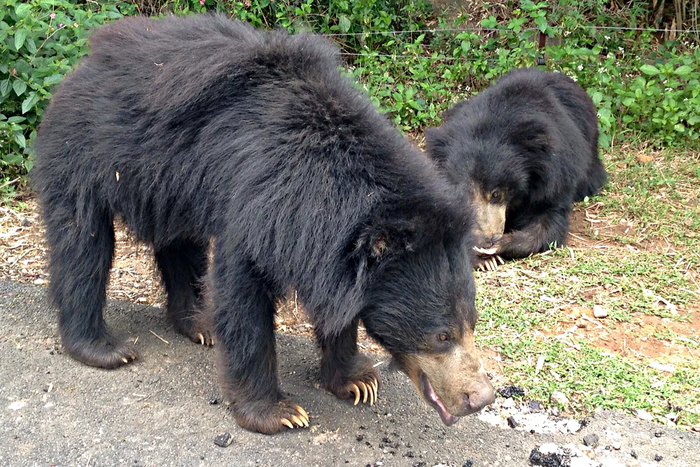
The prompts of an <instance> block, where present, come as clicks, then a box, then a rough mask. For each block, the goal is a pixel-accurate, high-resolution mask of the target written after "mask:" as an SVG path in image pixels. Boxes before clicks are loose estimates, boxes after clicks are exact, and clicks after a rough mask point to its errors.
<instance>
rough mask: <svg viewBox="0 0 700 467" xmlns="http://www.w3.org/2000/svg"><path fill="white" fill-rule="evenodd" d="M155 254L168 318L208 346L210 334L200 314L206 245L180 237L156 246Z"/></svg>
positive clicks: (178, 329) (195, 340) (178, 330)
mask: <svg viewBox="0 0 700 467" xmlns="http://www.w3.org/2000/svg"><path fill="white" fill-rule="evenodd" d="M155 256H156V261H157V262H158V267H159V268H160V272H161V274H162V275H163V282H164V283H165V289H166V291H167V293H168V305H167V307H168V317H169V318H170V321H171V322H172V323H173V326H175V329H176V330H177V332H179V333H180V334H182V335H185V336H187V337H189V338H190V339H191V340H192V341H194V342H197V343H200V344H204V345H212V344H213V336H212V333H211V332H210V330H209V327H208V326H207V325H206V323H204V322H203V321H204V320H203V318H202V315H201V313H200V310H201V308H202V306H203V303H202V301H203V299H202V279H203V278H204V276H205V274H206V273H207V244H206V243H203V244H199V243H195V242H192V241H188V240H183V241H179V242H176V243H172V244H170V245H168V246H166V247H164V248H159V249H158V250H156V252H155Z"/></svg>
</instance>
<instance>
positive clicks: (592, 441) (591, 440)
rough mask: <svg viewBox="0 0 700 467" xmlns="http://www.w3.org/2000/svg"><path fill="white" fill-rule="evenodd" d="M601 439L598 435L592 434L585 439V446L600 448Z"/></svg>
mask: <svg viewBox="0 0 700 467" xmlns="http://www.w3.org/2000/svg"><path fill="white" fill-rule="evenodd" d="M599 439H600V438H598V435H596V434H595V433H591V434H589V435H586V436H584V437H583V444H585V445H586V446H590V447H592V448H594V447H596V446H598V440H599Z"/></svg>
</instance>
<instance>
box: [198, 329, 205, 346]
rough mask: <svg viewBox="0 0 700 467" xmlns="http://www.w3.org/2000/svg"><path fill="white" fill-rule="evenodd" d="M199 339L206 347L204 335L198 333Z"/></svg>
mask: <svg viewBox="0 0 700 467" xmlns="http://www.w3.org/2000/svg"><path fill="white" fill-rule="evenodd" d="M197 338H198V339H199V342H200V343H201V344H202V345H204V334H202V333H201V332H198V333H197Z"/></svg>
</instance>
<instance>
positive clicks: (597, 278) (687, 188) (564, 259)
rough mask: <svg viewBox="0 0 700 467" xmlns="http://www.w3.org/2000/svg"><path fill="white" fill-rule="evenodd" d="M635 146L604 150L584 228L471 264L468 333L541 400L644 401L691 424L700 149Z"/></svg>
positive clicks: (697, 393)
mask: <svg viewBox="0 0 700 467" xmlns="http://www.w3.org/2000/svg"><path fill="white" fill-rule="evenodd" d="M640 154H642V155H644V154H645V153H644V152H643V151H634V150H630V149H629V148H627V149H626V150H625V151H619V152H614V153H610V154H607V155H606V164H607V166H608V170H609V175H610V183H609V186H608V187H607V188H606V189H605V191H604V192H603V193H602V194H601V195H600V196H598V197H595V198H593V199H590V200H588V201H587V202H586V203H581V204H580V205H579V206H578V207H577V211H578V212H577V213H576V214H575V216H574V217H578V219H579V220H580V222H579V224H581V225H579V226H578V227H577V228H579V229H583V228H584V227H585V230H586V232H585V233H581V232H580V230H577V232H579V234H577V235H576V238H573V239H572V242H571V246H570V247H566V248H561V249H558V250H555V251H551V252H548V253H545V254H541V255H535V256H533V257H531V258H527V259H524V260H521V261H515V262H509V263H507V264H506V265H505V266H502V267H501V268H499V269H498V270H496V271H494V272H486V273H481V272H477V273H476V281H477V309H478V310H479V312H480V316H481V320H480V322H479V325H478V327H477V331H478V333H477V338H478V341H479V343H480V344H481V345H482V346H484V347H487V348H489V349H491V350H492V351H495V352H496V353H497V354H498V357H496V360H497V365H498V367H499V368H500V370H501V371H502V373H503V380H504V381H506V382H508V383H512V384H518V385H521V386H523V387H525V388H526V389H527V391H528V396H527V397H529V398H532V399H535V400H539V401H541V402H543V403H546V404H549V398H550V395H551V393H552V391H554V390H558V391H561V392H563V393H564V394H565V395H566V396H567V397H568V399H569V402H570V404H569V405H568V406H567V407H562V408H563V409H565V410H567V411H568V412H570V413H573V414H575V415H577V416H585V415H587V414H589V413H591V412H592V411H594V410H596V409H599V408H606V409H614V410H625V411H633V409H644V410H646V411H648V412H650V413H652V414H653V415H654V416H655V417H656V418H657V420H659V421H661V422H664V423H665V422H666V415H667V414H669V413H675V414H678V418H677V423H678V424H679V425H681V426H692V425H695V426H697V425H698V424H700V361H699V360H698V358H697V352H698V348H700V346H699V344H698V330H699V329H700V321H699V320H698V314H699V313H700V308H699V307H698V303H700V286H698V274H697V268H698V264H700V256H699V255H698V253H697V251H698V249H697V246H698V238H699V237H700V206H699V205H698V203H700V160H699V158H698V156H696V155H692V154H675V155H673V154H672V155H669V154H664V153H654V154H652V155H651V157H652V159H651V160H648V159H644V158H641V159H642V161H647V162H640V157H639V156H640ZM574 230H575V229H572V232H573V231H574ZM596 305H597V306H601V307H603V308H605V309H606V310H607V312H608V314H607V317H605V318H600V319H598V318H594V317H593V313H592V309H593V307H594V306H596ZM581 310H583V311H581ZM581 315H585V316H582V317H581ZM542 358H543V359H544V364H543V365H542V367H541V368H540V369H539V370H538V369H537V366H538V365H537V362H538V360H540V359H542ZM656 363H664V364H666V365H669V364H671V365H673V367H672V369H673V371H670V372H668V371H662V370H659V369H658V368H653V367H650V366H649V365H650V364H652V365H653V364H656ZM490 366H493V364H492V365H490Z"/></svg>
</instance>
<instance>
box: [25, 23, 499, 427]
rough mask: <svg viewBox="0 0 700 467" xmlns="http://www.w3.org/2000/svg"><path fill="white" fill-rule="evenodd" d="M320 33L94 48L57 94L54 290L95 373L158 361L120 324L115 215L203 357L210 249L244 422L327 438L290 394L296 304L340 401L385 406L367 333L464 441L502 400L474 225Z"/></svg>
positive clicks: (43, 178)
mask: <svg viewBox="0 0 700 467" xmlns="http://www.w3.org/2000/svg"><path fill="white" fill-rule="evenodd" d="M339 65H340V63H339V60H338V57H337V49H336V48H335V47H334V46H332V45H330V44H329V43H327V42H326V41H324V40H323V39H321V38H319V37H316V36H313V35H297V36H289V35H288V34H287V33H285V32H256V31H255V30H254V29H253V28H251V27H249V26H247V25H244V24H242V23H237V22H231V21H229V20H227V19H225V18H224V17H221V16H200V17H189V18H174V17H171V18H167V19H164V20H160V21H159V20H151V19H146V18H130V19H126V20H122V21H118V22H115V23H113V24H111V25H109V26H106V27H104V28H102V29H100V30H99V31H97V32H96V33H94V34H93V35H92V38H91V52H90V55H89V56H88V57H87V58H86V59H85V60H83V62H82V64H81V65H80V66H79V67H78V68H77V69H76V70H75V71H74V72H73V73H72V74H71V75H70V76H69V77H67V78H66V80H65V82H64V83H63V84H62V85H61V86H60V87H59V89H58V90H57V91H56V93H55V94H54V96H53V99H52V101H51V105H50V107H49V108H48V110H47V111H46V113H45V115H44V120H43V123H42V124H41V128H40V130H39V134H38V136H37V139H36V151H37V158H36V166H35V169H34V171H33V179H34V182H35V184H36V186H37V188H38V191H39V198H40V201H41V205H42V206H43V210H44V220H45V223H46V230H47V238H48V243H49V246H50V273H51V294H52V297H53V299H54V301H55V303H56V305H57V307H58V309H59V312H60V315H59V325H60V331H61V336H62V340H63V344H64V346H65V348H66V350H67V351H68V353H70V354H71V355H72V356H73V357H74V358H76V359H78V360H81V361H83V362H85V363H87V364H89V365H95V366H99V367H103V368H114V367H117V366H120V365H122V364H125V363H128V362H129V361H131V360H133V359H134V358H136V351H135V349H134V348H133V347H132V346H130V345H128V344H126V343H123V342H120V341H119V340H117V339H115V338H114V337H113V336H112V335H111V334H110V333H109V331H108V330H107V328H106V325H105V323H104V321H103V317H102V307H103V304H104V300H105V287H106V284H107V278H108V271H109V268H110V264H111V259H112V253H113V247H114V233H113V227H112V224H113V220H114V218H115V217H116V216H120V217H122V218H123V219H124V221H125V222H126V224H127V225H128V226H129V227H130V228H131V229H133V231H134V232H135V234H136V236H137V237H138V238H139V239H140V240H142V241H145V242H148V243H150V244H152V245H153V247H154V250H155V252H156V259H157V262H158V265H159V267H160V270H161V272H162V275H163V278H164V282H165V286H166V289H167V293H168V306H167V312H168V314H169V316H170V318H171V319H172V321H173V322H174V324H175V326H176V327H177V329H178V330H179V331H180V332H182V333H184V334H185V335H187V336H190V337H191V338H192V339H193V340H197V341H200V340H209V339H210V337H209V336H208V335H206V329H205V328H202V327H200V325H199V324H198V322H197V321H196V320H195V319H194V318H193V317H194V316H195V314H196V312H197V308H198V307H200V306H201V302H202V299H201V290H200V283H201V279H202V276H203V275H204V274H205V270H206V268H207V242H208V241H209V239H210V238H213V239H214V241H215V244H214V245H215V246H214V259H213V265H212V271H213V272H212V284H213V285H212V293H211V295H212V297H211V298H212V301H213V310H212V314H211V319H212V321H213V327H214V328H213V331H214V337H216V339H217V347H218V349H219V351H220V372H221V375H222V380H223V385H224V387H225V390H226V393H227V396H228V397H229V398H230V399H231V401H232V406H231V407H232V410H233V413H234V415H235V418H236V421H237V422H238V423H239V424H240V425H241V426H242V427H244V428H247V429H249V430H253V431H259V432H262V433H275V432H277V431H280V430H283V429H285V427H289V428H292V427H294V426H308V415H307V414H306V412H305V411H304V410H303V409H302V408H300V407H298V406H297V405H296V404H295V403H293V402H291V401H290V400H288V399H286V398H285V397H284V395H283V393H282V392H281V390H280V388H279V384H278V379H277V364H276V354H275V338H274V333H273V315H274V311H275V307H274V303H275V300H276V299H277V298H279V297H282V296H284V294H285V292H286V291H287V290H288V289H289V288H290V287H293V288H294V289H296V290H297V292H298V296H299V297H300V298H301V299H302V300H303V302H304V305H305V308H306V310H307V311H308V313H309V315H310V318H311V320H312V322H313V324H314V326H315V330H316V335H317V339H318V342H319V344H320V347H321V349H322V354H323V355H322V362H321V375H322V377H323V380H324V383H325V385H326V387H327V388H328V389H329V390H330V391H331V392H333V393H334V394H335V395H336V396H338V397H340V398H343V399H354V401H355V403H357V402H358V399H359V398H360V396H363V402H368V401H369V403H373V402H374V401H375V399H376V395H377V389H378V382H379V381H378V373H377V371H376V370H375V369H374V368H373V367H372V365H371V364H370V361H369V359H367V358H366V357H364V356H362V355H361V354H360V353H359V352H358V348H357V344H356V339H357V327H358V322H359V320H362V321H363V322H364V325H365V327H366V328H367V331H368V333H369V334H370V335H371V336H373V337H374V338H375V339H376V340H377V341H378V342H380V343H381V344H382V345H383V346H384V347H385V348H386V349H387V350H388V351H389V352H390V353H391V354H392V355H393V356H394V357H395V360H396V361H397V363H398V365H399V366H400V367H401V368H402V369H403V371H405V372H406V373H407V374H408V376H409V377H410V378H411V379H412V380H413V382H414V384H415V385H416V387H417V388H418V390H419V392H420V393H421V394H422V396H423V397H424V398H425V399H426V401H427V402H429V403H430V404H431V405H432V406H433V407H434V408H435V409H436V410H437V411H438V412H439V414H440V416H441V418H442V420H443V421H444V422H445V423H446V424H451V423H453V422H454V421H455V420H456V418H457V417H458V416H462V415H466V414H469V413H473V412H475V411H477V410H480V409H481V408H482V407H484V406H486V405H488V404H489V403H491V402H492V401H493V399H494V394H493V389H492V387H491V384H490V382H489V380H488V378H487V376H486V374H485V372H484V370H483V368H482V366H481V364H480V361H479V358H478V356H477V351H476V350H475V348H474V338H473V330H474V326H475V323H476V320H477V314H476V310H475V308H474V294H475V290H474V282H473V277H472V272H471V267H470V266H469V259H470V258H469V255H470V250H469V246H470V244H471V243H470V242H471V239H470V234H469V230H470V223H469V222H470V219H469V215H468V214H467V213H465V212H464V210H463V209H460V206H461V203H462V201H461V200H460V199H459V197H458V196H455V193H454V190H452V189H451V186H450V185H449V183H448V182H447V181H446V180H444V179H443V178H442V177H441V176H440V175H439V172H438V171H437V168H436V167H435V165H434V163H433V162H432V161H430V160H429V159H428V158H427V157H425V156H424V155H422V154H421V153H420V151H418V150H417V149H416V148H414V147H412V146H411V145H410V144H409V143H408V142H407V141H406V140H405V139H404V138H403V137H402V136H401V135H400V133H399V132H398V131H397V129H396V128H395V127H393V126H392V125H391V124H390V123H389V121H388V120H387V119H386V118H385V117H384V116H382V115H380V114H379V113H378V112H377V111H376V110H375V108H374V107H373V106H372V104H371V103H370V101H369V100H368V99H367V98H366V97H365V96H364V95H363V94H362V93H361V92H359V91H358V90H357V89H356V88H355V87H354V86H353V85H352V83H351V82H350V81H348V80H347V79H345V78H343V77H342V75H341V74H340V72H339Z"/></svg>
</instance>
